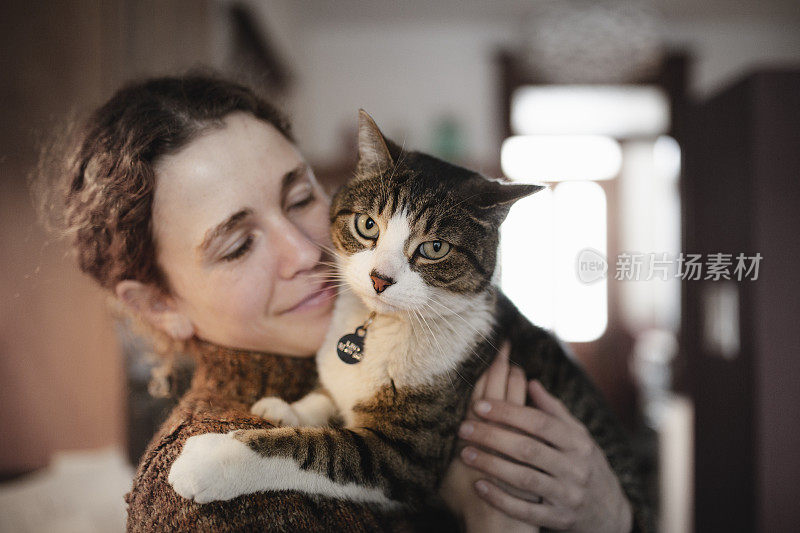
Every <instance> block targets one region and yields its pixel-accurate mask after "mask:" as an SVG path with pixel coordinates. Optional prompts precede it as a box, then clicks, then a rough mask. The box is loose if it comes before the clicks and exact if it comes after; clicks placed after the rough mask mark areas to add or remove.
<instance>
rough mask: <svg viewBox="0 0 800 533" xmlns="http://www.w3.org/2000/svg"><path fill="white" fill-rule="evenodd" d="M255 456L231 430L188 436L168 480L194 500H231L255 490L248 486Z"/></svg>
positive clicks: (178, 490) (207, 501) (184, 495)
mask: <svg viewBox="0 0 800 533" xmlns="http://www.w3.org/2000/svg"><path fill="white" fill-rule="evenodd" d="M254 455H256V454H255V452H254V451H253V450H251V449H250V448H249V447H248V446H247V445H246V444H245V443H243V442H241V441H238V440H236V439H235V438H234V437H233V432H231V433H227V434H220V433H206V434H204V435H196V436H194V437H189V439H187V440H186V443H185V444H184V445H183V449H182V450H181V453H180V455H179V456H178V458H177V459H175V462H173V463H172V468H170V471H169V476H168V477H167V481H168V482H169V484H170V485H172V488H173V489H174V490H175V492H177V493H178V494H179V495H180V496H182V497H184V498H186V499H188V500H194V501H195V502H197V503H209V502H214V501H224V500H230V499H232V498H235V497H237V496H240V495H242V494H249V493H251V492H254V490H253V489H252V488H251V487H249V486H248V478H249V477H251V476H249V474H250V472H249V471H248V468H249V467H250V466H251V463H252V462H253V459H254V458H253V456H254Z"/></svg>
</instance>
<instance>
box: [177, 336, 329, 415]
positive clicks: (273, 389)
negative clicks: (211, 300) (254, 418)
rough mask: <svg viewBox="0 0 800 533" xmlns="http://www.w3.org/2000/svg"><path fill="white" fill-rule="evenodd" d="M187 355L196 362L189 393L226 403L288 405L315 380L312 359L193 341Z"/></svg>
mask: <svg viewBox="0 0 800 533" xmlns="http://www.w3.org/2000/svg"><path fill="white" fill-rule="evenodd" d="M189 351H190V353H191V354H192V355H193V356H194V358H195V360H196V362H197V367H196V369H195V372H194V377H193V378H192V387H191V388H192V390H193V391H195V392H201V391H202V392H205V393H207V394H208V393H211V394H212V395H214V396H218V397H223V398H225V399H228V400H234V401H240V402H243V403H253V402H255V401H256V400H258V399H259V398H261V397H263V396H280V397H281V398H283V399H285V400H286V401H289V402H291V401H294V400H297V399H299V398H301V397H302V396H303V395H304V394H305V393H307V392H309V391H310V390H311V388H312V387H313V386H314V384H315V383H316V380H317V372H316V366H315V363H314V357H291V356H286V355H276V354H270V353H265V352H256V351H251V350H243V349H238V348H228V347H225V346H220V345H217V344H213V343H210V342H208V341H204V340H200V339H196V338H195V339H193V340H192V342H191V343H190V347H189Z"/></svg>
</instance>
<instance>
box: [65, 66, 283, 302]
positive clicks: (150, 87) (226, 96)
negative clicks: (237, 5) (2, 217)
mask: <svg viewBox="0 0 800 533" xmlns="http://www.w3.org/2000/svg"><path fill="white" fill-rule="evenodd" d="M235 111H242V112H246V113H250V114H252V115H253V116H255V117H256V118H259V119H261V120H264V121H266V122H268V123H269V124H272V125H273V126H274V127H275V128H276V129H278V130H279V131H280V132H281V133H282V134H283V135H284V136H286V137H287V138H289V139H290V140H292V136H291V132H290V127H289V123H288V121H287V120H286V119H285V118H284V116H283V115H282V114H281V113H280V112H279V111H278V110H277V109H276V108H275V107H274V106H273V105H271V104H270V103H269V102H267V101H266V100H265V99H264V98H262V97H260V96H259V95H258V94H257V93H256V91H255V90H253V89H251V88H249V87H247V86H245V85H242V84H239V83H235V82H232V81H229V80H226V79H224V78H221V77H218V76H216V75H209V74H205V73H203V74H199V73H191V74H187V75H184V76H176V77H159V78H152V79H147V80H144V81H138V82H134V83H131V84H128V85H127V86H125V87H123V88H122V89H120V90H119V91H118V92H117V93H116V94H114V96H112V97H111V99H110V100H108V102H106V103H105V104H104V105H103V106H101V107H100V108H99V109H97V110H96V111H95V112H94V113H92V114H91V115H90V116H89V117H88V119H87V120H86V121H85V122H83V124H81V125H80V126H79V127H78V128H77V129H75V130H74V131H73V132H72V133H71V134H70V139H69V146H70V147H69V148H67V152H68V153H67V155H66V157H62V158H61V166H62V169H63V170H62V172H61V173H60V174H61V176H57V178H59V179H60V180H61V181H62V186H61V187H58V188H57V189H58V192H57V194H58V196H60V197H61V199H62V201H63V204H62V206H63V213H62V214H61V218H60V220H59V221H58V225H60V226H61V228H62V230H63V231H64V232H65V233H66V234H67V236H68V238H69V239H70V241H71V244H72V248H73V250H74V252H75V253H76V255H77V260H78V265H79V267H80V269H81V270H82V271H83V272H85V273H87V274H89V275H90V276H91V277H93V278H94V279H95V280H96V281H97V282H98V283H99V284H100V285H101V286H102V287H104V288H105V289H109V290H111V291H113V290H114V287H115V286H116V284H117V283H118V282H119V281H121V280H123V279H133V280H137V281H140V282H142V283H147V284H152V285H154V286H155V287H157V288H159V289H161V290H162V291H164V292H165V293H167V294H169V293H170V292H171V291H170V286H169V282H168V280H167V277H166V275H165V274H164V272H163V271H162V269H161V268H160V267H159V265H158V262H157V260H156V247H155V242H154V237H153V229H152V209H153V198H154V192H155V174H154V166H155V164H156V162H157V161H158V159H159V158H160V157H162V156H164V155H167V154H171V153H175V152H176V151H178V150H180V149H181V148H182V147H184V146H185V145H186V144H188V143H189V142H190V141H192V140H193V139H194V138H196V137H197V136H198V135H199V134H200V133H202V132H203V131H205V130H207V129H209V128H213V127H219V126H220V125H221V124H222V120H223V119H224V118H225V116H227V115H229V114H230V113H233V112H235ZM50 166H52V165H50ZM51 172H52V170H51ZM51 190H52V189H51ZM53 203H56V202H51V204H53ZM55 207H57V206H55Z"/></svg>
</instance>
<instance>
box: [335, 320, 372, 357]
mask: <svg viewBox="0 0 800 533" xmlns="http://www.w3.org/2000/svg"><path fill="white" fill-rule="evenodd" d="M373 318H375V313H372V314H371V315H369V318H368V319H367V321H366V322H364V323H363V324H361V325H360V326H358V327H357V328H356V331H355V332H354V333H349V334H347V335H345V336H343V337H342V338H340V339H339V342H337V343H336V353H338V354H339V359H341V360H342V361H344V362H345V363H347V364H348V365H354V364H356V363H360V362H361V359H362V358H363V357H364V337H366V336H367V326H369V325H370V324H371V323H372V319H373Z"/></svg>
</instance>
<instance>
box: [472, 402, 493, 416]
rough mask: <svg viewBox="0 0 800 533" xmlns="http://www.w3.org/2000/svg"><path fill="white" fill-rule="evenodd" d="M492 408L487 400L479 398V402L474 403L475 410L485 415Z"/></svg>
mask: <svg viewBox="0 0 800 533" xmlns="http://www.w3.org/2000/svg"><path fill="white" fill-rule="evenodd" d="M491 410H492V404H490V403H489V402H486V401H483V400H481V401H480V402H478V403H476V404H475V412H477V413H480V414H482V415H485V414H486V413H488V412H489V411H491Z"/></svg>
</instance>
